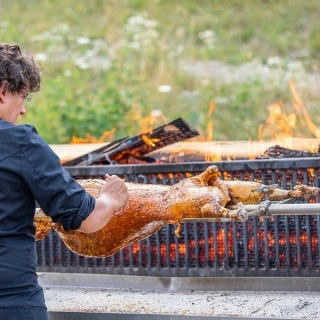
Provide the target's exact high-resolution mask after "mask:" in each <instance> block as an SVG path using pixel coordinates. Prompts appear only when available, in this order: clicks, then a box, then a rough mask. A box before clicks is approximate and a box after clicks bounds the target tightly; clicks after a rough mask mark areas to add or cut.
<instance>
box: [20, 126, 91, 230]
mask: <svg viewBox="0 0 320 320" xmlns="http://www.w3.org/2000/svg"><path fill="white" fill-rule="evenodd" d="M24 128H25V134H24V136H23V137H22V141H23V143H22V150H21V153H22V160H21V161H22V171H23V176H24V177H25V182H26V184H27V185H28V187H29V189H30V190H31V192H32V194H33V195H34V197H35V199H36V200H37V202H38V203H39V205H40V207H41V209H42V210H43V211H44V213H45V214H46V215H48V216H50V217H51V218H52V220H53V221H54V222H61V223H62V225H63V228H64V230H66V231H69V230H76V229H78V228H79V227H80V225H81V223H82V221H83V220H84V219H86V218H87V217H88V216H89V214H90V213H91V212H92V210H93V209H94V206H95V203H96V200H95V198H94V197H93V196H91V195H90V194H89V193H87V192H86V190H85V189H84V188H83V187H82V186H81V185H80V184H79V183H77V181H76V180H75V179H73V178H72V177H71V176H70V174H69V173H68V172H67V171H66V170H65V169H64V168H63V167H62V165H61V162H60V159H59V157H58V156H57V155H56V154H55V153H54V152H53V150H52V149H51V148H50V146H49V145H48V144H47V143H46V142H45V141H44V140H43V139H42V138H41V137H40V136H39V135H38V134H37V131H36V129H35V128H34V127H33V126H24Z"/></svg>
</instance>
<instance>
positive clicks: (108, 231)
mask: <svg viewBox="0 0 320 320" xmlns="http://www.w3.org/2000/svg"><path fill="white" fill-rule="evenodd" d="M219 177H220V173H219V171H218V168H217V167H216V166H210V167H208V168H207V169H206V170H205V171H204V172H203V173H201V174H200V175H198V176H195V177H191V178H186V179H184V180H182V181H180V182H179V183H177V184H175V185H173V186H165V185H146V184H133V183H127V185H128V190H129V194H130V197H129V201H128V203H127V204H126V205H125V206H124V207H122V208H121V209H120V210H118V211H117V212H115V214H114V216H113V217H112V218H111V219H110V221H109V222H108V224H107V225H106V226H104V227H103V228H102V229H100V230H99V231H96V232H94V233H91V234H85V233H82V232H79V231H69V232H66V231H64V229H63V227H62V225H61V224H60V223H53V222H52V221H51V218H49V217H47V216H45V215H44V214H43V212H41V211H40V212H39V213H38V214H36V216H35V223H36V230H37V231H36V239H37V240H41V239H44V238H45V237H46V235H47V234H48V232H49V231H50V230H51V228H53V229H54V230H55V231H56V232H57V233H58V234H59V235H60V237H61V239H62V240H63V242H64V243H65V245H66V246H67V247H68V248H69V249H70V250H72V251H73V252H75V253H76V254H79V255H82V256H87V257H106V256H110V255H112V254H113V253H115V252H117V251H119V250H120V249H121V248H123V247H125V246H127V245H128V244H131V243H133V242H135V241H138V240H142V239H145V238H147V237H149V236H151V235H152V234H154V233H155V232H156V231H158V230H160V229H161V228H162V227H163V226H164V225H166V224H175V225H177V226H178V229H177V233H176V234H177V236H179V229H180V228H179V223H180V222H181V221H182V220H183V219H187V218H189V219H199V218H216V219H219V218H229V219H230V220H233V221H245V220H246V219H247V212H246V210H245V209H244V207H243V204H257V203H260V202H261V200H262V199H263V197H264V194H263V193H262V192H256V191H252V190H254V189H257V188H260V187H262V186H263V185H261V184H260V183H257V182H249V181H248V182H246V181H224V180H220V178H219ZM79 183H80V184H81V185H82V186H83V187H84V188H85V189H86V190H87V191H88V192H89V193H90V194H92V195H93V196H94V197H97V196H98V194H99V190H100V187H101V185H102V184H103V183H104V181H103V180H98V179H94V180H79ZM307 189H308V187H307ZM314 189H317V188H314ZM308 191H309V193H310V190H309V189H308ZM316 191H317V190H312V192H314V193H315V192H316ZM303 192H306V190H303V188H300V189H299V190H295V191H287V190H281V189H270V190H269V191H268V197H269V199H270V200H275V199H286V198H289V197H297V196H301V195H302V194H303ZM229 204H230V205H231V204H232V205H234V204H236V205H237V206H238V208H237V209H236V210H229V209H227V208H226V205H229Z"/></svg>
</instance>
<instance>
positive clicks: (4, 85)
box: [0, 81, 8, 103]
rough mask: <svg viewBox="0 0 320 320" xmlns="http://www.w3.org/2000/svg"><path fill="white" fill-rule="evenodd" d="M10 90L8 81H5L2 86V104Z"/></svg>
mask: <svg viewBox="0 0 320 320" xmlns="http://www.w3.org/2000/svg"><path fill="white" fill-rule="evenodd" d="M7 88H8V81H3V82H2V83H1V85H0V103H3V102H4V101H5V95H6V92H7Z"/></svg>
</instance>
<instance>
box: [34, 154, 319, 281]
mask: <svg viewBox="0 0 320 320" xmlns="http://www.w3.org/2000/svg"><path fill="white" fill-rule="evenodd" d="M211 164H215V165H217V166H218V167H219V169H220V171H221V178H222V179H231V180H255V181H259V182H262V183H264V184H275V183H278V184H279V187H281V188H283V189H292V188H293V187H294V186H295V185H297V184H302V183H303V184H306V185H310V186H318V176H319V170H320V159H317V158H305V159H290V160H289V159H284V160H258V161H240V160H239V161H226V162H219V163H181V164H166V165H134V166H131V165H119V166H87V167H78V166H76V167H67V168H66V169H67V170H68V171H69V172H70V174H71V175H72V176H74V177H75V178H77V179H87V178H97V177H98V178H99V177H102V175H103V174H105V173H108V174H117V175H119V176H121V177H123V178H125V180H126V181H127V182H136V183H151V184H155V183H158V184H167V185H173V184H175V183H177V182H178V181H180V180H181V179H184V178H186V177H189V176H193V175H196V174H198V173H200V172H202V171H204V170H205V169H206V168H207V167H208V166H209V165H211ZM316 201H317V202H318V199H316ZM174 229H175V227H174V226H171V225H167V226H165V227H164V228H162V229H161V230H160V231H158V232H157V233H155V234H154V235H152V236H151V237H149V238H147V239H145V240H142V241H139V242H137V243H134V244H131V245H129V246H127V247H126V248H124V249H122V250H120V251H119V252H117V253H116V254H114V255H112V256H110V257H107V258H84V257H81V256H78V255H75V254H74V253H72V252H71V251H70V250H69V249H67V248H66V247H65V246H64V244H63V243H62V241H61V239H60V238H59V236H58V235H57V234H56V233H54V232H53V231H52V232H51V233H50V234H49V235H48V236H47V238H46V239H44V240H42V241H39V242H38V243H37V249H38V270H39V271H54V272H88V273H106V274H130V275H150V276H308V277H310V276H319V272H320V259H319V253H320V244H319V238H320V216H318V215H316V216H311V215H303V213H301V215H292V216H290V215H286V216H284V215H283V216H274V217H271V218H260V217H254V218H251V219H249V220H248V221H246V222H244V223H233V222H205V223H203V222H192V223H184V224H183V230H182V232H181V238H177V237H176V236H175V235H174Z"/></svg>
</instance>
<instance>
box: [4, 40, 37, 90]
mask: <svg viewBox="0 0 320 320" xmlns="http://www.w3.org/2000/svg"><path fill="white" fill-rule="evenodd" d="M4 81H7V82H8V86H7V89H8V91H9V92H11V93H15V92H17V93H19V94H20V93H21V92H22V91H24V90H28V92H37V91H39V90H40V82H41V77H40V68H39V66H37V65H36V63H35V61H34V60H33V58H32V57H29V56H28V55H26V54H23V53H22V52H21V49H20V46H19V45H18V44H7V43H0V85H1V84H2V83H3V82H4Z"/></svg>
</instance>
